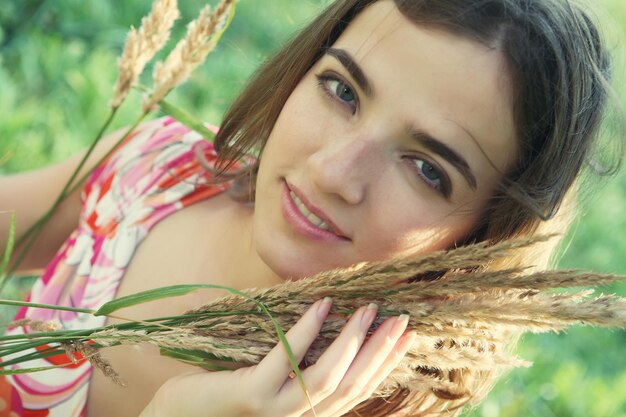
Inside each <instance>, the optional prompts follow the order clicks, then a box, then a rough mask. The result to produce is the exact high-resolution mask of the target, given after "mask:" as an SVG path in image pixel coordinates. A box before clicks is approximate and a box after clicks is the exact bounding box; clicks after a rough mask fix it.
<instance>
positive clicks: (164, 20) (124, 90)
mask: <svg viewBox="0 0 626 417" xmlns="http://www.w3.org/2000/svg"><path fill="white" fill-rule="evenodd" d="M178 16H179V12H178V7H177V4H176V0H157V1H155V2H154V4H153V5H152V10H151V11H150V13H149V14H148V15H147V16H145V17H144V18H143V19H142V20H141V26H140V27H139V30H135V28H131V29H130V32H129V33H128V37H127V38H126V44H125V45H124V51H123V52H122V55H121V56H120V58H119V59H118V61H117V66H118V73H119V75H118V78H117V83H116V84H115V88H114V90H113V98H112V99H111V102H110V104H109V105H110V106H111V107H112V108H117V107H119V106H120V105H121V104H122V102H123V101H124V99H125V98H126V96H127V95H128V93H129V91H130V89H131V88H132V87H133V86H134V85H135V84H136V83H137V80H138V79H139V76H140V75H141V73H142V72H143V69H144V68H145V66H146V64H147V63H148V62H149V61H150V60H151V59H152V57H154V55H155V54H156V53H157V52H158V51H159V50H161V48H163V46H164V45H165V43H166V42H167V40H168V39H169V37H170V31H171V29H172V26H173V24H174V21H175V20H176V19H178Z"/></svg>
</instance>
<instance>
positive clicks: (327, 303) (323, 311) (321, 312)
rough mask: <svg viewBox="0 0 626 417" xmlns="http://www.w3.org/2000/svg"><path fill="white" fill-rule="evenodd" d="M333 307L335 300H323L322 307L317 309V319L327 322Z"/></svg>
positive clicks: (327, 298)
mask: <svg viewBox="0 0 626 417" xmlns="http://www.w3.org/2000/svg"><path fill="white" fill-rule="evenodd" d="M332 305H333V299H332V298H330V297H326V298H324V299H323V300H322V302H321V303H320V305H319V306H318V307H317V318H318V319H320V320H326V316H327V315H328V312H329V311H330V307H331V306H332Z"/></svg>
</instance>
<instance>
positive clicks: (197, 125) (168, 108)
mask: <svg viewBox="0 0 626 417" xmlns="http://www.w3.org/2000/svg"><path fill="white" fill-rule="evenodd" d="M159 106H160V107H161V110H163V111H164V112H165V113H166V114H168V115H170V116H172V117H173V118H174V119H176V120H178V121H179V122H181V123H182V124H184V125H185V126H187V127H188V128H190V129H191V130H193V131H195V132H197V133H198V134H200V135H201V136H202V137H203V138H204V139H205V140H208V141H209V142H211V141H212V140H213V138H214V137H215V133H213V132H211V131H210V130H209V129H208V128H207V127H206V126H205V125H204V124H203V123H202V122H201V121H199V120H198V119H196V118H195V117H194V116H192V115H191V113H189V112H187V111H186V110H185V109H182V108H180V107H178V106H176V105H174V104H172V103H170V102H168V101H165V100H161V101H160V102H159Z"/></svg>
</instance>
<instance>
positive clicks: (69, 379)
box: [0, 118, 228, 417]
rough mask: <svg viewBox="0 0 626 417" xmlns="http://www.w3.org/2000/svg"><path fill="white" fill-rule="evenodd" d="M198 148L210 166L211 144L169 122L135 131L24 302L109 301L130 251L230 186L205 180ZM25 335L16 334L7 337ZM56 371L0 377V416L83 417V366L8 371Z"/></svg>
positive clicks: (85, 320)
mask: <svg viewBox="0 0 626 417" xmlns="http://www.w3.org/2000/svg"><path fill="white" fill-rule="evenodd" d="M212 129H213V130H215V128H212ZM197 149H200V150H201V152H202V153H203V154H204V156H205V158H206V160H207V161H208V162H210V163H211V162H214V161H215V159H216V154H215V150H214V148H213V145H212V144H211V143H210V142H208V141H206V140H204V139H203V138H202V137H201V136H200V135H199V134H198V133H196V132H194V131H192V130H190V129H189V128H187V127H186V126H184V125H182V124H181V123H179V122H177V121H176V120H174V119H172V118H162V119H159V120H156V121H154V122H150V123H148V124H146V125H144V126H140V127H139V128H138V129H137V130H135V131H134V132H133V133H132V134H131V135H130V136H129V137H128V138H127V139H126V140H125V141H124V142H123V143H122V144H120V146H119V147H118V148H117V149H116V150H115V151H114V153H113V154H111V156H110V157H108V158H107V160H106V161H104V162H103V163H102V164H101V165H100V166H98V167H97V168H96V169H95V170H94V172H93V173H92V175H91V176H90V178H89V180H88V181H87V183H86V184H85V187H84V190H83V192H82V196H81V206H82V208H81V214H80V222H79V226H78V228H77V229H76V230H75V231H74V232H73V233H72V234H71V235H70V237H69V238H68V239H67V241H66V242H65V244H63V246H62V247H61V248H60V249H59V251H58V252H57V254H56V256H55V257H54V259H52V262H50V264H49V265H48V267H47V268H46V269H45V271H44V273H43V275H42V276H41V279H39V280H38V281H37V283H36V284H35V286H34V287H33V289H32V291H31V293H30V294H29V296H28V299H27V300H28V301H32V302H37V303H45V304H55V305H65V306H72V307H80V308H89V309H97V308H98V307H99V306H101V305H102V304H103V303H105V302H107V301H110V300H112V299H113V298H114V297H115V294H116V292H117V289H118V287H119V285H120V282H121V280H122V278H123V277H124V273H125V272H126V268H127V266H128V264H129V262H130V260H131V258H132V256H133V254H134V252H135V250H136V249H137V247H138V245H139V244H140V243H141V241H142V240H143V239H144V238H145V237H146V236H147V234H148V232H149V231H150V229H152V227H153V226H154V225H155V224H157V223H158V222H159V221H160V220H162V219H163V218H165V217H167V216H168V215H170V214H172V213H174V212H176V211H177V210H180V209H182V208H183V207H186V206H189V205H191V204H193V203H195V202H198V201H201V200H204V199H207V198H210V197H212V196H215V195H217V194H219V193H222V192H223V191H225V190H226V188H227V187H228V185H227V184H220V183H214V182H212V181H211V180H212V175H211V173H209V172H207V171H206V170H205V169H204V168H202V167H201V166H200V164H199V163H198V161H197V157H196V150H197ZM22 318H29V319H31V320H42V321H51V320H56V321H58V322H59V323H60V324H61V325H62V327H63V328H65V329H72V330H73V329H85V328H91V327H99V326H102V325H104V322H105V319H106V318H105V317H93V316H91V315H88V314H76V313H72V312H59V311H55V310H45V309H39V308H37V309H33V308H22V309H20V310H19V312H18V313H17V315H16V317H15V319H16V320H18V319H22ZM28 331H29V330H28V329H24V328H22V327H18V328H13V329H10V330H9V331H8V332H7V334H18V333H23V332H28ZM8 359H9V358H8V357H5V358H3V360H5V361H6V360H8ZM60 364H67V366H65V367H62V368H56V369H51V370H47V371H43V372H38V373H30V374H19V375H11V376H8V377H0V417H17V416H25V417H35V416H37V417H39V416H41V417H43V416H50V417H78V416H83V415H84V414H85V405H86V400H87V392H88V387H89V380H90V376H91V372H92V367H91V365H90V363H89V362H88V361H79V362H78V363H76V364H73V363H71V361H70V360H69V358H68V357H67V356H66V355H65V354H62V355H57V356H53V357H48V358H46V359H41V360H37V361H33V362H29V363H25V364H22V365H15V366H14V368H20V367H24V368H31V367H44V366H51V365H60Z"/></svg>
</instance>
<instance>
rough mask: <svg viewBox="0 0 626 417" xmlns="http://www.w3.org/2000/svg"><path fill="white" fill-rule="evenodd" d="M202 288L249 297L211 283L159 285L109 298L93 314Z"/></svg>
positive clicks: (101, 313)
mask: <svg viewBox="0 0 626 417" xmlns="http://www.w3.org/2000/svg"><path fill="white" fill-rule="evenodd" d="M203 289H218V290H224V291H227V292H229V293H231V294H235V295H239V296H242V297H244V298H246V299H250V297H249V296H248V295H247V294H246V293H244V292H242V291H239V290H236V289H234V288H230V287H225V286H223V285H211V284H198V285H172V286H169V287H161V288H155V289H152V290H147V291H142V292H138V293H136V294H131V295H128V296H126V297H121V298H117V299H115V300H111V301H109V302H108V303H105V304H103V305H102V306H101V307H100V308H99V309H98V310H97V311H96V312H94V315H96V316H106V315H108V314H111V313H113V312H114V311H117V310H120V309H122V308H126V307H130V306H134V305H136V304H142V303H146V302H149V301H154V300H160V299H163V298H169V297H179V296H181V295H186V294H189V293H190V292H193V291H196V290H203Z"/></svg>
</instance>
